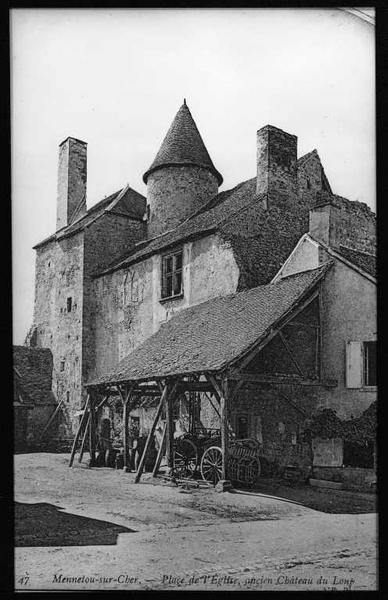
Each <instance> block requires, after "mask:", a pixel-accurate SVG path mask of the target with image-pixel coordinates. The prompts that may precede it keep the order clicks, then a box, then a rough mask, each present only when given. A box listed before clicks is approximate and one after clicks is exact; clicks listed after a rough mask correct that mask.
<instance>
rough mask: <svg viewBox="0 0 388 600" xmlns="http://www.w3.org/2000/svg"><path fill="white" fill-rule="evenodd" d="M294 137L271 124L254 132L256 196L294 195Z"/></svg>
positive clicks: (295, 156)
mask: <svg viewBox="0 0 388 600" xmlns="http://www.w3.org/2000/svg"><path fill="white" fill-rule="evenodd" d="M297 142H298V138H297V137H296V135H291V134H290V133H286V132H285V131H282V130H281V129H278V128H277V127H274V126H273V125H266V126H265V127H262V128H261V129H259V131H258V132H257V181H256V192H257V194H268V195H269V196H270V195H271V194H273V193H275V194H276V193H278V194H279V193H280V194H281V193H282V192H283V193H286V194H289V193H290V192H294V193H296V192H297V174H298V170H297Z"/></svg>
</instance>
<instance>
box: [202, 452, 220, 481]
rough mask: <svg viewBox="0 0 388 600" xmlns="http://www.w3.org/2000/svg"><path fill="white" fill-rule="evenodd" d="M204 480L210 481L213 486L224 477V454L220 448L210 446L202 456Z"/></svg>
mask: <svg viewBox="0 0 388 600" xmlns="http://www.w3.org/2000/svg"><path fill="white" fill-rule="evenodd" d="M201 475H202V479H205V480H206V481H210V482H211V483H212V484H213V485H216V483H218V482H219V480H220V479H221V477H222V452H221V448H218V446H210V448H208V449H207V450H205V452H204V453H203V455H202V460H201Z"/></svg>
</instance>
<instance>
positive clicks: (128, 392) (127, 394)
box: [117, 382, 136, 473]
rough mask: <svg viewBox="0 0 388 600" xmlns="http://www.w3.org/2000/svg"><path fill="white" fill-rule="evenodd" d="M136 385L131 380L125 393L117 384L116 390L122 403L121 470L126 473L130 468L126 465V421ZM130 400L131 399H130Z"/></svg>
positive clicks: (127, 440) (127, 443)
mask: <svg viewBox="0 0 388 600" xmlns="http://www.w3.org/2000/svg"><path fill="white" fill-rule="evenodd" d="M135 386H136V383H134V382H132V383H131V384H130V385H129V386H127V387H126V390H125V394H123V393H122V391H121V388H120V386H119V385H117V390H118V392H119V395H120V398H121V401H122V403H123V452H124V454H123V459H124V460H123V462H124V465H123V471H124V473H128V472H129V470H130V468H129V465H128V454H129V448H128V446H129V436H128V421H129V413H130V412H131V410H132V407H133V402H132V400H131V396H132V392H133V390H134V388H135ZM130 400H131V401H130Z"/></svg>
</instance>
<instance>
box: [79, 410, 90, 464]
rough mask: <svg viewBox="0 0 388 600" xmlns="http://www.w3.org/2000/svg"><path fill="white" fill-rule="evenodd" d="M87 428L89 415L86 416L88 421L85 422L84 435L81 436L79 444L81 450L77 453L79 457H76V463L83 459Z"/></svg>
mask: <svg viewBox="0 0 388 600" xmlns="http://www.w3.org/2000/svg"><path fill="white" fill-rule="evenodd" d="M89 426H90V414H89V415H88V420H87V421H86V425H85V431H84V435H83V438H82V442H81V449H80V451H79V457H78V462H79V463H80V462H81V461H82V458H83V455H84V450H85V444H86V438H87V436H88V431H89Z"/></svg>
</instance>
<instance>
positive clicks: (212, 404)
mask: <svg viewBox="0 0 388 600" xmlns="http://www.w3.org/2000/svg"><path fill="white" fill-rule="evenodd" d="M205 395H206V398H207V399H208V400H209V402H210V405H211V407H212V408H213V410H214V412H215V413H216V415H217V416H218V417H219V416H220V411H219V410H218V407H217V406H216V405H215V404H214V402H213V400H212V397H211V396H208V395H207V394H205Z"/></svg>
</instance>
